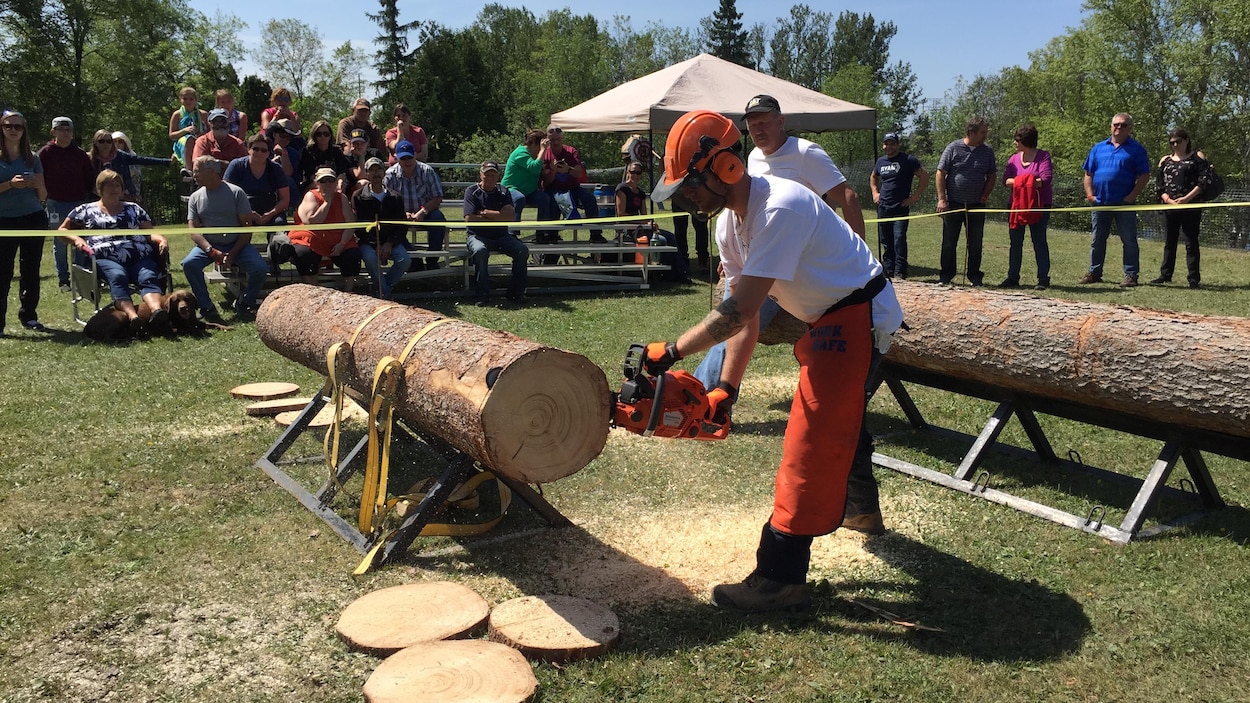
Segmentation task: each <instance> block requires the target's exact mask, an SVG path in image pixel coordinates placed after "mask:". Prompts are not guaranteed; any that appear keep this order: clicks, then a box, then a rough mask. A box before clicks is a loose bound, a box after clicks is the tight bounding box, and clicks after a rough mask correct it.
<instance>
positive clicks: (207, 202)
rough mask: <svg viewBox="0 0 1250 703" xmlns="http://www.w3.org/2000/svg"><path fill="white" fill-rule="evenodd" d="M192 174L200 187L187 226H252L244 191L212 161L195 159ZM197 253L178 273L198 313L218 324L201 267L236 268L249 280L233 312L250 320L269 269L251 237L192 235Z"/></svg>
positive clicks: (189, 202)
mask: <svg viewBox="0 0 1250 703" xmlns="http://www.w3.org/2000/svg"><path fill="white" fill-rule="evenodd" d="M191 174H192V175H193V176H194V177H195V182H196V183H197V184H199V185H200V188H199V190H197V191H195V192H194V193H192V194H191V197H190V198H189V199H188V200H187V225H189V226H190V227H238V226H239V225H243V226H248V225H251V224H252V205H251V203H249V202H248V200H247V193H244V192H243V189H242V188H240V187H238V186H236V185H234V184H231V183H226V182H225V181H223V180H222V179H221V163H220V162H219V161H217V159H215V158H213V157H212V156H198V157H196V159H195V161H194V162H193V163H192V164H191ZM191 241H192V242H193V243H194V244H195V248H194V249H192V250H191V253H190V254H187V257H186V258H185V259H183V260H182V272H183V273H184V274H185V275H186V277H187V284H188V285H189V286H191V292H192V293H194V294H195V299H196V301H198V302H199V304H200V314H201V315H202V316H203V317H204V319H206V320H208V321H210V322H217V323H220V322H221V316H220V315H218V314H217V308H216V306H214V305H213V303H212V301H211V300H210V299H209V296H208V284H207V283H206V282H205V281H204V268H205V267H207V266H208V265H209V264H211V263H217V264H220V265H221V266H222V267H223V268H230V267H231V266H238V267H239V268H240V269H242V270H243V272H244V274H246V275H247V284H246V286H245V287H244V289H243V294H242V295H240V296H239V299H238V300H237V301H235V305H234V309H235V313H236V314H238V315H241V316H244V315H252V314H254V313H255V311H256V297H257V296H258V295H260V289H261V286H263V285H264V284H265V275H266V274H267V273H269V266H268V265H267V264H266V263H265V260H264V259H262V258H261V256H260V252H258V251H256V247H254V246H252V235H251V234H200V233H198V232H192V233H191Z"/></svg>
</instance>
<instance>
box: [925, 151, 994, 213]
mask: <svg viewBox="0 0 1250 703" xmlns="http://www.w3.org/2000/svg"><path fill="white" fill-rule="evenodd" d="M937 167H938V170H939V171H942V172H944V173H945V174H946V193H944V194H943V193H939V194H938V196H939V197H941V196H942V195H945V196H946V199H947V200H948V201H950V202H952V203H979V202H981V194H982V193H984V192H985V184H986V182H989V181H993V180H994V174H995V173H997V172H998V166H997V165H995V164H994V150H993V149H991V148H990V147H989V146H988V145H986V144H979V145H977V146H968V145H967V144H966V143H964V140H962V139H956V140H955V141H953V142H951V143H950V144H947V145H946V149H945V151H943V152H942V158H941V159H939V160H938V165H937Z"/></svg>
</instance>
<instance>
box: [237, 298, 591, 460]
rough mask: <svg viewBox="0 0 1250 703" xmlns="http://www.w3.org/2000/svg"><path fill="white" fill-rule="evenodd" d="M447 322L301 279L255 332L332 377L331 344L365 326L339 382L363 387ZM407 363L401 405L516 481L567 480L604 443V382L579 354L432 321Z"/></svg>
mask: <svg viewBox="0 0 1250 703" xmlns="http://www.w3.org/2000/svg"><path fill="white" fill-rule="evenodd" d="M388 306H394V307H393V308H392V309H388V310H385V311H384V312H382V313H380V314H378V315H377V316H376V317H374V318H373V319H372V320H367V318H369V316H370V315H371V314H373V313H374V312H375V311H377V310H379V309H382V308H385V307H388ZM439 319H441V318H440V316H439V315H437V314H435V313H433V312H430V311H428V310H422V309H420V308H414V307H407V306H402V305H398V306H396V305H395V304H394V303H386V302H382V301H378V300H375V299H373V298H368V297H365V296H359V295H352V294H349V293H341V292H338V291H334V290H329V289H327V288H321V287H318V286H309V285H303V284H295V285H290V286H284V287H282V288H279V289H278V290H276V291H274V292H273V293H271V294H270V295H269V296H268V297H266V298H265V303H264V305H262V306H261V309H260V311H259V312H258V314H257V316H256V329H257V332H258V333H259V334H260V338H261V340H262V341H263V342H264V343H265V345H266V346H268V347H269V348H270V349H272V350H274V351H276V352H278V353H279V354H281V355H283V356H285V357H287V358H288V359H291V360H292V361H295V362H298V363H300V364H303V365H304V366H307V367H308V368H310V369H313V370H315V371H318V372H321V373H326V371H327V369H326V352H327V351H328V350H329V349H330V347H331V346H332V345H333V344H334V343H335V342H341V341H349V340H350V339H351V338H352V335H353V333H354V332H355V331H356V330H357V328H359V327H360V326H361V325H362V324H364V329H363V330H362V331H361V332H360V334H359V336H358V338H357V339H356V341H355V343H354V344H353V345H352V355H351V357H352V358H351V362H350V363H349V367H350V368H349V372H348V374H347V378H345V379H343V381H344V382H346V383H347V385H348V386H350V387H351V388H354V389H355V390H356V391H359V392H361V393H367V392H368V391H369V388H370V386H371V385H372V382H373V374H374V370H375V369H376V368H377V365H378V362H379V361H381V360H382V359H383V358H384V357H387V356H392V357H395V358H397V359H398V358H399V357H400V355H401V354H402V353H403V350H404V348H405V347H406V346H408V344H409V342H410V340H411V339H412V338H413V337H414V335H417V334H418V333H419V332H421V330H422V329H423V328H425V327H426V326H427V325H429V324H430V323H432V322H435V321H437V320H439ZM403 367H404V370H403V381H402V382H401V384H400V387H399V391H398V394H397V395H398V398H397V399H396V401H395V413H396V414H397V415H398V416H400V417H402V418H404V419H405V420H407V421H409V422H410V423H412V425H413V426H415V427H416V428H417V429H419V430H420V431H422V432H425V433H427V434H429V435H432V436H435V437H438V438H440V439H442V440H443V441H445V442H447V443H448V444H450V445H451V446H453V447H455V448H457V449H459V450H461V451H463V452H465V453H466V454H468V455H469V456H472V457H473V458H474V459H476V460H477V461H479V462H481V463H482V464H483V465H485V466H487V467H489V468H490V469H492V470H494V471H497V472H500V473H502V474H504V475H506V476H510V477H512V478H514V479H518V480H521V481H526V482H529V483H545V482H549V481H554V480H556V479H559V478H563V477H565V476H569V475H571V474H574V473H576V472H578V471H580V470H581V469H582V468H584V467H585V466H586V464H588V463H590V461H591V460H592V459H594V458H595V457H597V456H599V453H600V452H602V451H603V447H604V444H606V442H607V437H608V419H609V411H610V409H609V407H608V384H607V379H606V378H605V377H604V375H603V371H602V370H600V369H599V367H598V366H595V365H594V364H592V363H591V362H590V361H589V360H588V359H586V358H585V357H582V356H580V355H577V354H572V353H569V352H566V351H561V350H559V349H553V348H551V347H544V346H541V345H539V344H535V343H534V342H530V341H527V340H524V339H521V338H519V337H516V336H514V335H511V334H508V333H507V332H501V331H496V330H489V329H486V328H483V327H478V326H477V325H474V324H471V323H469V322H465V321H463V320H451V321H449V322H447V323H446V324H439V325H437V326H435V327H432V328H429V329H428V330H427V331H426V333H425V334H424V335H423V336H421V337H420V339H419V340H418V341H417V342H416V344H415V346H414V347H413V350H412V352H411V353H410V354H409V356H408V359H407V360H406V361H405V363H404V365H403Z"/></svg>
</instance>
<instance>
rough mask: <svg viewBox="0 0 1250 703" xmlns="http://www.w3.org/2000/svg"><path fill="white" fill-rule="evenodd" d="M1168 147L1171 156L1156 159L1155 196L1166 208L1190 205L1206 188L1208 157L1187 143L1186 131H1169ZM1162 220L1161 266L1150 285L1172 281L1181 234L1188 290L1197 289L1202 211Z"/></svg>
mask: <svg viewBox="0 0 1250 703" xmlns="http://www.w3.org/2000/svg"><path fill="white" fill-rule="evenodd" d="M1168 146H1170V147H1172V151H1171V153H1170V154H1166V155H1165V156H1164V157H1163V158H1162V159H1159V171H1158V173H1156V174H1155V194H1156V195H1157V196H1158V197H1159V200H1161V201H1163V202H1164V203H1166V204H1168V205H1184V204H1185V203H1191V202H1193V201H1194V200H1196V199H1197V198H1198V196H1199V195H1200V194H1201V193H1202V189H1203V186H1204V185H1205V183H1204V182H1203V179H1204V176H1205V175H1206V172H1207V170H1208V169H1209V168H1210V165H1209V164H1207V157H1206V155H1205V154H1203V153H1202V152H1201V151H1195V150H1194V148H1193V146H1192V143H1191V142H1190V141H1189V132H1186V131H1185V130H1184V129H1181V128H1180V127H1177V128H1176V129H1174V130H1172V131H1171V132H1168ZM1163 221H1164V223H1165V224H1166V225H1167V229H1166V230H1165V231H1166V234H1165V236H1164V240H1163V263H1162V264H1161V265H1160V266H1159V277H1158V278H1156V279H1154V280H1153V281H1151V282H1150V283H1151V284H1153V285H1156V286H1157V285H1161V284H1164V283H1171V282H1172V272H1173V271H1174V270H1175V269H1176V245H1177V243H1178V242H1179V241H1180V238H1181V235H1184V236H1185V265H1186V266H1187V267H1188V268H1189V287H1190V288H1198V287H1200V286H1201V285H1202V274H1201V272H1200V271H1199V264H1200V262H1201V254H1200V252H1199V251H1198V230H1199V228H1200V226H1201V225H1202V209H1201V208H1172V209H1168V210H1164V211H1163Z"/></svg>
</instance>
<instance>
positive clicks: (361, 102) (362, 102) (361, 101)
mask: <svg viewBox="0 0 1250 703" xmlns="http://www.w3.org/2000/svg"><path fill="white" fill-rule="evenodd" d="M361 107H363V108H365V109H366V110H370V111H372V110H373V103H371V102H369V100H368V99H367V98H356V102H354V103H352V109H353V110H355V109H357V108H361Z"/></svg>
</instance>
